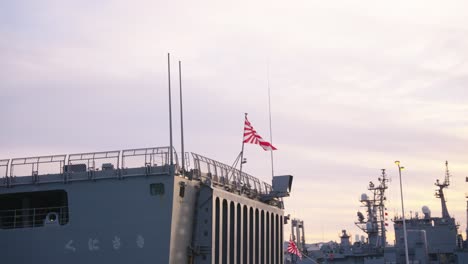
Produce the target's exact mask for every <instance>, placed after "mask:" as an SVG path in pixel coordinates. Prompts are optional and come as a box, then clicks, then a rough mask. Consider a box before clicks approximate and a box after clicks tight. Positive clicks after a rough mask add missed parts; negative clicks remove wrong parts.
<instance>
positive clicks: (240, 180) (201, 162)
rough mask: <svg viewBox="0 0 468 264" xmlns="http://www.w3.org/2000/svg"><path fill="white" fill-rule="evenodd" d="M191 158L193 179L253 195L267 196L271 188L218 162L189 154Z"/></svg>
mask: <svg viewBox="0 0 468 264" xmlns="http://www.w3.org/2000/svg"><path fill="white" fill-rule="evenodd" d="M191 154H192V158H193V167H194V169H193V177H194V178H198V179H201V180H204V179H209V180H210V181H211V182H212V183H213V184H214V185H219V186H223V187H225V188H227V189H230V190H237V191H240V192H245V191H247V192H252V193H253V194H268V193H270V192H271V190H272V187H271V185H270V184H268V183H266V182H263V181H260V180H259V179H258V178H256V177H254V176H252V175H249V174H247V173H245V172H240V171H239V170H238V169H236V168H233V167H231V166H229V165H226V164H224V163H221V162H219V161H216V160H213V159H210V158H207V157H204V156H202V155H199V154H196V153H191Z"/></svg>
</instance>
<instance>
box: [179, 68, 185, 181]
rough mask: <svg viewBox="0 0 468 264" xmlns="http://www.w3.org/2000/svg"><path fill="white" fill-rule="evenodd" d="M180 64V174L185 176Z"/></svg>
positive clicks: (180, 69) (180, 70)
mask: <svg viewBox="0 0 468 264" xmlns="http://www.w3.org/2000/svg"><path fill="white" fill-rule="evenodd" d="M181 64H182V63H181V62H180V61H179V88H180V142H181V145H182V153H181V156H182V157H181V159H182V173H184V174H185V152H184V114H183V109H182V65H181Z"/></svg>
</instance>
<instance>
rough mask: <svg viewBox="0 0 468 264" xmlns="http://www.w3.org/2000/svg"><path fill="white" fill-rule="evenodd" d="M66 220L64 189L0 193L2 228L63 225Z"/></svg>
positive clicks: (0, 222) (66, 201) (66, 206)
mask: <svg viewBox="0 0 468 264" xmlns="http://www.w3.org/2000/svg"><path fill="white" fill-rule="evenodd" d="M68 220H69V215H68V197H67V193H66V192H65V191H64V190H54V191H41V192H25V193H12V194H2V195H0V228H2V229H9V228H26V227H42V226H44V225H45V224H59V225H65V224H67V223H68Z"/></svg>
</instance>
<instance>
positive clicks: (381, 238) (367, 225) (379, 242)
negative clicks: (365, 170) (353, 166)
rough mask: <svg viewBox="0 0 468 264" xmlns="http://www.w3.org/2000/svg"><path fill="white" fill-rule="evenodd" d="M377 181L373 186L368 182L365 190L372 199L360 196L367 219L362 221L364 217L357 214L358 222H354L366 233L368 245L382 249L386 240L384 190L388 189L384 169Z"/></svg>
mask: <svg viewBox="0 0 468 264" xmlns="http://www.w3.org/2000/svg"><path fill="white" fill-rule="evenodd" d="M378 181H379V183H378V184H374V183H373V182H372V181H371V182H369V187H368V188H367V189H368V190H369V191H371V192H372V197H368V196H367V195H365V194H363V195H362V196H361V203H362V204H363V207H365V208H366V211H367V219H364V215H363V214H362V213H361V212H358V222H355V225H356V226H357V227H359V228H360V229H361V230H362V231H364V232H365V233H367V235H368V239H369V240H368V241H369V244H371V245H373V246H376V247H384V246H385V245H386V240H387V238H386V234H385V232H386V228H385V226H386V225H387V224H386V223H385V221H386V217H387V211H386V210H387V208H386V207H385V202H386V200H387V197H385V190H386V189H387V188H388V186H387V183H388V178H387V174H386V173H385V169H382V176H381V177H379V178H378Z"/></svg>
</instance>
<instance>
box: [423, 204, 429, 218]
mask: <svg viewBox="0 0 468 264" xmlns="http://www.w3.org/2000/svg"><path fill="white" fill-rule="evenodd" d="M422 212H423V214H424V218H431V210H430V209H429V207H427V206H423V207H422Z"/></svg>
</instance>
